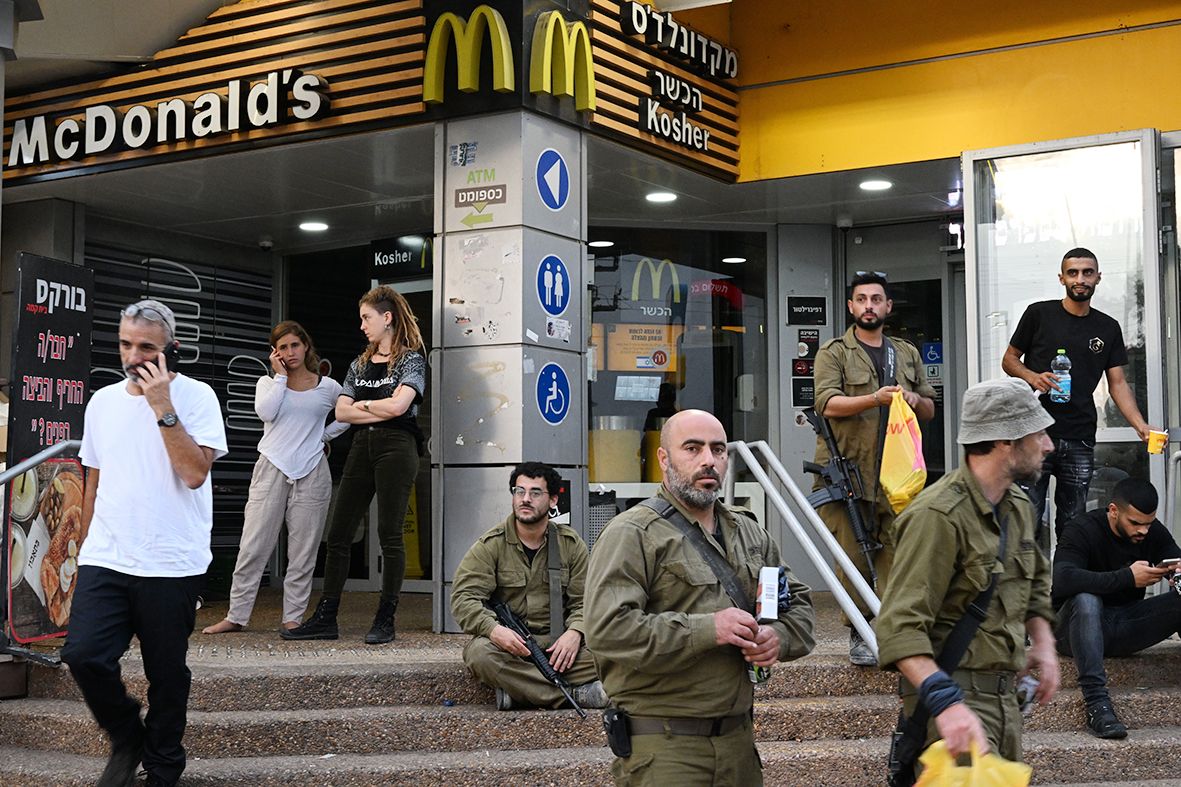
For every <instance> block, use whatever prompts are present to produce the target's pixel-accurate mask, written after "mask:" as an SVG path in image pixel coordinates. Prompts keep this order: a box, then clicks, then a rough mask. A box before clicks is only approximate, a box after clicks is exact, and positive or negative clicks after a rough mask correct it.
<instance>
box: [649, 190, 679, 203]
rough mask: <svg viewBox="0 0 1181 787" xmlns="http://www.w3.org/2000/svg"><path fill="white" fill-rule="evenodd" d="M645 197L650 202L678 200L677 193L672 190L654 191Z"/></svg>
mask: <svg viewBox="0 0 1181 787" xmlns="http://www.w3.org/2000/svg"><path fill="white" fill-rule="evenodd" d="M644 199H646V200H648V201H649V202H676V201H677V195H676V194H673V193H672V192H671V191H653V192H652V193H651V194H648V195H647V196H645V197H644Z"/></svg>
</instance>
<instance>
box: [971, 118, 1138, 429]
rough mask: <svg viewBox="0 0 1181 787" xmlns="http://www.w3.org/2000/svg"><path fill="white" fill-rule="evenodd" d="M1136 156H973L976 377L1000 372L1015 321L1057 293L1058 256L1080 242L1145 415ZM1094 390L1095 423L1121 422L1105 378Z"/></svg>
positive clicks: (1101, 148) (1081, 152)
mask: <svg viewBox="0 0 1181 787" xmlns="http://www.w3.org/2000/svg"><path fill="white" fill-rule="evenodd" d="M1141 158H1142V150H1141V143H1140V142H1139V141H1129V142H1121V143H1117V144H1108V145H1096V146H1093V147H1081V148H1074V149H1070V150H1059V151H1050V152H1045V153H1031V154H1026V155H1019V156H1009V157H1000V158H993V159H985V160H978V161H976V162H975V176H976V177H975V180H976V184H977V188H976V215H977V224H976V252H977V259H978V264H977V272H978V283H977V284H978V291H979V323H978V324H979V335H980V345H979V346H980V369H979V372H980V379H985V380H987V379H991V378H995V377H1000V376H1002V375H1004V372H1003V371H1002V370H1001V358H1002V357H1003V356H1004V354H1005V349H1006V348H1007V347H1008V345H1009V339H1010V337H1011V336H1012V334H1013V331H1014V330H1015V329H1016V327H1017V321H1018V320H1020V319H1021V315H1022V314H1023V313H1024V312H1025V308H1026V307H1027V306H1029V305H1030V304H1031V303H1034V302H1035V301H1044V300H1058V299H1061V298H1062V297H1063V294H1064V288H1063V286H1062V285H1061V284H1060V283H1059V281H1058V273H1059V271H1060V269H1061V262H1062V255H1063V254H1064V253H1065V252H1066V251H1067V250H1069V249H1071V248H1074V247H1076V246H1083V247H1085V248H1088V249H1090V250H1091V251H1093V252H1094V253H1095V254H1096V255H1097V256H1098V258H1099V270H1100V272H1101V273H1102V275H1103V279H1102V281H1101V282H1100V284H1099V286H1098V287H1097V288H1096V290H1095V296H1094V301H1093V305H1094V307H1095V308H1097V309H1099V310H1100V311H1102V312H1104V313H1106V314H1108V315H1110V316H1111V317H1113V318H1114V319H1115V320H1116V321H1117V322H1118V323H1119V324H1120V326H1121V327H1122V328H1123V333H1124V343H1125V345H1126V346H1127V348H1128V358H1129V364H1128V366H1127V368H1126V369H1125V371H1126V374H1127V377H1128V382H1129V384H1130V385H1131V387H1132V390H1133V391H1134V392H1135V394H1136V401H1137V403H1138V404H1139V406H1140V411H1141V412H1143V413H1146V414H1147V413H1148V384H1147V370H1146V365H1145V360H1146V359H1145V354H1146V351H1145V337H1146V330H1145V314H1144V303H1145V297H1144V283H1145V282H1144V269H1145V260H1144V259H1143V248H1144V240H1143V239H1144V226H1143V223H1144V207H1145V206H1144V187H1143V181H1142V174H1141ZM1094 396H1095V408H1096V410H1097V411H1098V414H1099V422H1098V426H1099V429H1100V430H1103V429H1108V428H1113V427H1126V426H1128V423H1127V421H1126V420H1125V419H1124V417H1123V415H1122V414H1121V413H1120V412H1119V410H1118V408H1116V406H1115V403H1114V402H1112V401H1111V400H1110V399H1109V397H1108V391H1107V381H1106V379H1105V378H1104V379H1102V380H1101V381H1100V383H1099V386H1098V387H1097V388H1096V389H1095V394H1094Z"/></svg>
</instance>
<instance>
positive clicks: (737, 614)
mask: <svg viewBox="0 0 1181 787" xmlns="http://www.w3.org/2000/svg"><path fill="white" fill-rule="evenodd" d="M657 457H658V459H659V461H660V467H661V469H662V470H663V471H664V484H663V488H662V489H661V491H660V494H659V495H657V496H656V497H654V498H652V499H651V500H647V501H645V502H644V503H643V504H641V505H638V506H636V507H635V508H632V509H631V510H629V511H625V512H624V513H622V514H620V515H619V516H617V517H615V519H613V520H612V521H611V523H610V524H609V525H608V526H607V527H606V528H605V529H604V530H603V533H602V535H601V536H599V539H598V541H596V542H595V544H594V550H593V551H592V552H591V559H590V567H589V569H588V571H587V595H586V606H585V608H584V617H585V626H586V628H585V633H586V643H587V646H588V647H589V648H590V649H591V650H592V651H593V652H594V654H595V663H596V664H597V665H598V668H599V673H600V677H601V678H602V681H603V684H604V686H605V687H606V688H607V693H608V695H609V696H611V698H612V699H613V701H614V702H615V704H616V706H617V708H613V709H609V710H608V711H607V714H606V716H607V718H608V719H611V718H615V715H616V714H618V712H620V711H622V713H623V718H622V720H620V721H616V722H615V723H614V725H613V730H614V734H613V735H611V743H612V751H614V752H615V754H616V759H615V762H614V763H613V764H612V766H611V772H612V775H613V776H614V778H615V783H616V784H617V785H632V784H677V783H680V784H713V785H736V786H737V785H741V787H747V786H748V785H759V784H762V783H763V777H762V765H761V763H760V762H759V755H758V752H757V751H756V750H755V742H754V732H753V728H752V722H751V709H752V705H753V698H754V688H753V685H752V684H751V681H750V678H749V677H748V675H747V665H748V664H754V665H758V666H763V667H767V666H770V665H772V664H774V663H775V662H777V661H788V660H790V659H797V658H799V657H801V656H804V655H806V654H807V653H809V652H810V651H811V650H812V647H813V645H814V644H815V642H814V640H813V637H812V627H813V623H814V619H813V614H812V602H811V591H810V590H809V589H808V586H807V585H804V584H803V583H801V582H799V581H798V580H797V579H796V578H795V577H794V576H793V575H792V574H791V570H790V569H788V567H787V566H786V565H784V564H783V562H782V561H781V559H780V557H779V548H778V546H777V545H776V544H775V542H774V541H772V540H771V539H770V537H768V535H767V533H766V531H765V530H763V528H762V527H761V526H760V525H759V523H758V522H757V521H755V518H754V516H752V515H751V513H750V512H749V511H747V510H746V509H742V508H733V507H731V506H728V505H726V504H724V503H722V502H721V501H720V500H718V496H719V493H720V491H721V487H722V482H723V480H724V479H725V477H726V467H727V464H728V456H727V453H726V431H725V429H724V428H723V427H722V424H721V423H720V422H719V421H718V419H717V418H715V417H714V416H713V415H711V414H709V413H707V412H704V411H702V410H685V411H682V412H680V413H677V414H676V415H674V416H672V417H671V418H670V419H669V420H668V422H667V423H666V424H665V426H664V429H663V430H661V434H660V448H659V449H658V451H657ZM698 539H699V541H697V543H695V540H698ZM702 550H712V552H713V553H714V556H715V558H721V561H719V562H722V561H724V564H728V566H729V568H730V570H732V571H733V574H734V576H735V578H736V580H737V584H738V585H740V586H741V588H742V590H743V591H744V592H745V594H746V596H747V597H748V598H750V599H753V598H755V597H756V588H755V586H756V584H757V581H758V576H759V569H761V568H762V567H764V566H779V567H781V568H782V569H783V571H784V572H785V574H786V577H787V584H788V589H789V591H790V604H781V605H780V608H779V610H778V616H777V617H776V619H774V620H772V621H770V622H762V623H760V622H758V621H756V620H755V617H754V615H753V614H752V612H753V610H752V609H749V608H747V609H743V608H740V607H739V606H737V605H736V603H735V602H734V601H732V600H731V597H730V595H728V593H727V591H726V590H725V589H724V588H723V585H722V582H721V581H720V580H719V579H718V574H717V573H716V572H715V570H714V568H713V567H711V565H710V563H709V562H707V561H706V559H705V557H704V556H703V554H704V553H703V551H702ZM621 738H622V739H625V740H626V741H627V743H626V745H624V744H622V743H621V740H620V739H621Z"/></svg>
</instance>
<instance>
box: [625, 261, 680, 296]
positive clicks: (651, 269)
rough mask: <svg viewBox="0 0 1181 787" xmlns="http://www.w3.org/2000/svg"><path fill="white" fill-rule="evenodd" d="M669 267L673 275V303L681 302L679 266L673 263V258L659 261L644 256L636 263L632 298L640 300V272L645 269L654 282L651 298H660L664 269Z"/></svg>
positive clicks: (650, 279) (670, 273)
mask: <svg viewBox="0 0 1181 787" xmlns="http://www.w3.org/2000/svg"><path fill="white" fill-rule="evenodd" d="M666 266H667V267H668V272H669V275H670V276H671V277H672V292H673V303H680V302H681V279H680V277H679V276H677V266H676V265H673V261H672V260H668V259H665V260H661V261H660V262H659V263H655V262H652V260H650V259H648V258H647V257H644V258H643V259H642V260H640V262H639V263H638V264H637V265H636V272H635V273H634V274H632V300H633V301H638V300H640V274H641V273H643V272H644V269H645V268H647V269H648V279H649V281H650V282H651V283H652V298H651V300H654V301H655V300H659V299H660V280H661V278H663V277H664V269H665V267H666Z"/></svg>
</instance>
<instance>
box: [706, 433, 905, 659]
mask: <svg viewBox="0 0 1181 787" xmlns="http://www.w3.org/2000/svg"><path fill="white" fill-rule="evenodd" d="M726 447H727V448H728V449H729V450H730V451H731V452H733V453H737V454H738V455H739V456H741V457H742V460H743V461H744V462H746V466H747V468H748V469H749V470H750V472H751V474H752V475H754V477H755V479H756V480H758V482H759V484H760V485H761V486H762V487H763V491H764V492H766V494H767V499H768V500H770V501H771V505H773V506H775V510H776V511H778V512H779V516H781V517H783V521H784V522H785V523H786V524H787V527H788V529H789V530H790V531H791V532H792V535H794V536H795V537H796V541H798V542H799V544H800V546H801V547H803V549H804V554H805V555H806V556H807V557H808V560H809V561H810V562H811V563H812V566H813V568H815V569H816V571H817V573H819V574H820V578H821V579H823V580H824V582H825V584H827V585H828V588H829V590H830V591H831V592H832V594H833V597H834V598H835V599H836V600H837V604H838V605H839V606H840V608H841V611H843V612H844V613H845V615H847V616H848V618H849V622H850V623H851V624H852V625H853V628H855V629H856V630H857V633H858V634H860V635H861V638H862V639H863V640H865V644H867V645H868V646H869V648H870V650H872V651H873V655H874V658H877V655H878V640H877V636H876V635H875V634H874V631H873V627H872V626H870V625H869V621H867V620H866V619H865V615H863V614H861V610H859V609H858V608H857V604H856V603H855V602H854V601H853V597H852V596H850V595H849V593H848V591H846V590H845V588H844V587H843V586H842V585H841V583H840V582H839V581H838V580H837V576H836V572H834V571H833V570H832V568H831V567H830V566H829V565H828V561H827V560H825V559H824V556H823V555H821V553H820V550H818V549H817V548H816V545H815V544H814V543H813V539H812V538H811V537H809V535H808V533H807V532H806V531H805V530H804V527H803V525H801V524H800V521H799V518H797V517H796V516H795V514H793V513H792V512H791V510H790V509H789V508H788V506H787V501H786V500H784V498H783V495H781V494H780V493H779V490H778V489H777V488H776V487H775V485H774V484H772V483H771V478H770V477H769V476H768V475H767V471H766V470H764V469H763V466H762V465H761V464H760V463H759V461H758V460H757V459H756V458H755V455H754V452H753V451H752V449H754V450H757V451H758V452H759V453H760V454H762V455H763V458H764V459H765V460H766V462H767V464H768V466H770V468H771V469H772V470H773V471H774V472H775V476H776V478H778V479H779V483H780V484H781V485H782V486H783V488H784V489H786V490H787V491H788V493H789V494H790V495H791V497H792V499H793V500H794V501H795V504H796V507H797V508H798V509H799V511H800V513H802V514H803V518H804V519H806V520H807V521H808V523H809V524H810V525H812V529H813V530H815V531H816V537H817V540H819V542H820V543H821V544H823V545H824V546H825V548H826V549H827V550H828V551H829V553H830V554H831V555H832V557H833V559H834V560H836V562H837V563H838V564H839V565H840V567H841V569H843V570H844V572H845V575H846V576H847V577H848V578H849V580H850V582H851V583H852V584H853V587H854V589H855V590H856V591H857V593H858V595H860V596H861V598H862V599H863V600H864V601H865V605H866V606H867V607H869V609H870V611H871V612H872V613H873V615H874V616H875V617H876V616H877V614H878V612H879V611H880V610H881V606H882V605H881V601H880V600H879V599H878V597H877V595H876V594H875V593H874V592H873V588H871V587H870V586H869V583H867V582H866V581H865V578H864V577H862V576H861V572H860V571H858V570H857V567H856V566H855V565H854V564H853V561H852V560H851V559H850V558H849V556H848V555H847V554H846V553H845V550H844V549H842V548H841V545H840V544H839V543H837V540H836V538H834V537H833V535H832V533H830V532H829V531H828V526H827V525H825V524H824V522H823V521H822V520H821V519H820V516H819V515H818V514H817V513H816V510H815V509H814V508H812V506H811V504H810V503H808V498H807V496H806V495H804V493H803V492H802V491H800V488H799V486H798V485H796V482H795V481H794V480H792V478H791V476H789V475H788V474H787V469H786V468H784V466H783V463H782V462H780V461H779V458H778V457H777V456H775V453H774V452H773V451H772V450H771V447H770V446H769V445H767V442H766V441H765V440H758V441H756V442H754V443H746V442H744V441H741V440H736V441H734V442H731V443H728V444H727V446H726ZM735 475H736V473H735V472H734V470H733V468H731V471H730V472H729V473H727V474H726V484H725V488H724V490H723V491H724V493H725V498H726V501H727V502H729V503H733V501H734V477H735Z"/></svg>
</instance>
